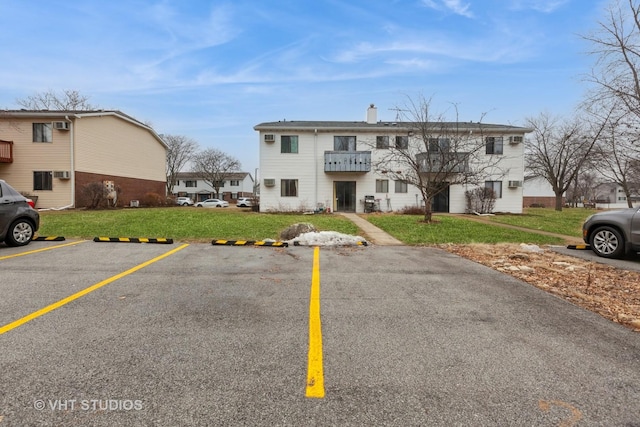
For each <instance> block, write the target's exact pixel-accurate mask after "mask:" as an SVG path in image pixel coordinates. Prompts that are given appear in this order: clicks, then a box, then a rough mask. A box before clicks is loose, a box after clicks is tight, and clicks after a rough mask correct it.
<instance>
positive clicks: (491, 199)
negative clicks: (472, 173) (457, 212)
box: [464, 187, 496, 214]
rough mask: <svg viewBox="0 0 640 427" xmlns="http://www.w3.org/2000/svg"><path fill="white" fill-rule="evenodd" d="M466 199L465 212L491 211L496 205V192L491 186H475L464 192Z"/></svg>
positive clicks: (482, 212)
mask: <svg viewBox="0 0 640 427" xmlns="http://www.w3.org/2000/svg"><path fill="white" fill-rule="evenodd" d="M464 195H465V198H466V200H467V212H469V213H471V212H476V213H481V214H484V213H491V212H493V208H494V207H495V205H496V193H495V191H493V189H491V188H487V187H477V188H474V189H473V190H467V191H465V193H464Z"/></svg>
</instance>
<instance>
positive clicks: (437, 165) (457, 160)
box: [416, 152, 469, 174]
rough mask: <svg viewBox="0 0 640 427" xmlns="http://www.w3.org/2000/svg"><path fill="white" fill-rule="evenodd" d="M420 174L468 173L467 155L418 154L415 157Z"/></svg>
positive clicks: (445, 153) (444, 153) (443, 153)
mask: <svg viewBox="0 0 640 427" xmlns="http://www.w3.org/2000/svg"><path fill="white" fill-rule="evenodd" d="M416 159H417V160H418V164H419V165H420V172H421V173H437V174H455V173H465V172H469V153H447V152H435V153H420V154H418V155H416Z"/></svg>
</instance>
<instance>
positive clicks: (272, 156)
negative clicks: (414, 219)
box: [259, 129, 524, 213]
mask: <svg viewBox="0 0 640 427" xmlns="http://www.w3.org/2000/svg"><path fill="white" fill-rule="evenodd" d="M265 133H268V134H274V136H275V141H274V142H265V141H264V134H265ZM385 134H387V135H389V136H390V137H391V136H395V135H396V133H392V132H389V131H387V132H385V131H384V129H373V130H372V131H369V132H355V131H323V130H321V129H317V130H316V131H315V132H309V131H294V130H292V131H289V130H282V131H279V132H272V131H261V132H260V143H259V144H260V145H259V151H260V171H261V180H260V210H261V211H302V210H313V209H315V208H316V207H328V208H330V209H331V210H332V211H335V210H336V198H335V194H334V193H335V192H334V182H336V181H353V182H355V183H356V212H364V198H365V197H364V196H365V195H373V196H374V197H375V198H376V199H377V200H379V203H380V208H381V209H382V210H383V211H397V210H401V209H402V208H404V207H407V206H416V205H418V206H421V205H422V198H421V196H420V192H419V191H418V190H417V188H415V187H413V186H409V187H408V190H407V192H406V193H395V182H394V181H393V180H389V192H388V193H376V192H375V190H376V180H377V179H388V178H387V177H386V176H385V175H384V174H379V173H376V172H375V171H373V170H372V171H370V172H325V171H324V152H325V151H332V150H333V137H334V136H336V135H344V136H356V141H357V142H356V150H357V151H371V152H372V162H374V161H375V158H376V156H379V153H377V151H379V150H376V149H375V148H371V145H373V146H374V147H375V138H376V136H378V135H385ZM282 135H297V136H298V153H297V154H295V153H281V152H280V147H281V144H280V137H281V136H282ZM501 157H502V158H501V159H500V160H501V161H500V170H496V177H495V178H494V179H492V180H496V181H502V182H503V189H502V198H500V199H498V200H496V205H495V211H496V212H512V213H521V212H522V188H521V187H518V188H508V185H507V183H508V181H509V180H513V181H523V179H524V163H523V144H509V143H508V142H506V138H505V143H504V154H503V155H502V156H501ZM503 175H504V176H503ZM269 179H273V180H275V186H273V187H268V186H265V185H264V182H265V180H269ZM282 179H297V180H298V196H297V197H281V180H282ZM481 185H483V184H481ZM471 188H472V186H464V187H463V186H461V185H457V186H452V187H451V188H450V201H449V211H450V212H454V213H464V212H465V210H466V200H465V190H467V189H471Z"/></svg>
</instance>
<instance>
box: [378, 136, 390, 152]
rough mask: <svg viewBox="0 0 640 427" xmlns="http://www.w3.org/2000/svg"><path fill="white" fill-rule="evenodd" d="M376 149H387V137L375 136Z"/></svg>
mask: <svg viewBox="0 0 640 427" xmlns="http://www.w3.org/2000/svg"><path fill="white" fill-rule="evenodd" d="M376 148H381V149H382V148H389V137H388V136H376Z"/></svg>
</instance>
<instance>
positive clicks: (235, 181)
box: [229, 179, 240, 187]
mask: <svg viewBox="0 0 640 427" xmlns="http://www.w3.org/2000/svg"><path fill="white" fill-rule="evenodd" d="M229 184H230V185H231V186H232V187H238V186H239V185H240V181H238V180H237V179H232V180H231V182H230V183H229Z"/></svg>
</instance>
